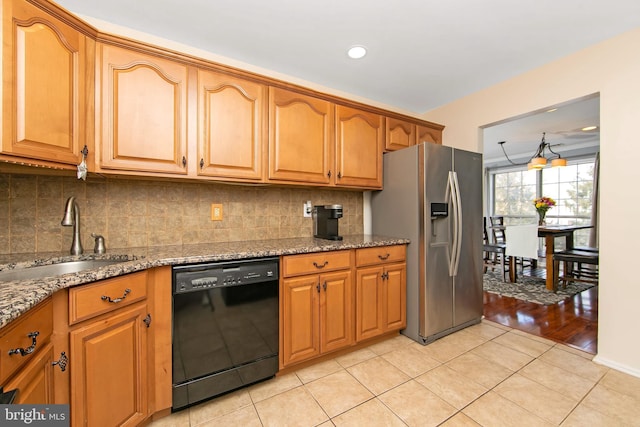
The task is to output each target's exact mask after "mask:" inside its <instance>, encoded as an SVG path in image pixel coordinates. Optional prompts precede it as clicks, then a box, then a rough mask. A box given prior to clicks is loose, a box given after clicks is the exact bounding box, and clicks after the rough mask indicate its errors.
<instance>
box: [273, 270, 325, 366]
mask: <svg viewBox="0 0 640 427" xmlns="http://www.w3.org/2000/svg"><path fill="white" fill-rule="evenodd" d="M319 289H320V282H319V278H318V276H317V275H314V276H303V277H299V278H295V279H286V280H284V281H283V283H282V293H281V298H282V299H281V301H282V304H281V306H280V307H281V312H282V322H281V330H280V337H281V340H282V345H281V349H280V350H281V354H282V356H281V361H282V365H283V366H287V365H289V364H291V363H296V362H300V361H303V360H306V359H309V358H311V357H313V356H317V355H318V354H320V336H319V333H318V331H319V316H318V305H319V304H318V295H319V294H320V292H319Z"/></svg>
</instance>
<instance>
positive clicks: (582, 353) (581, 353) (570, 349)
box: [555, 343, 595, 360]
mask: <svg viewBox="0 0 640 427" xmlns="http://www.w3.org/2000/svg"><path fill="white" fill-rule="evenodd" d="M555 348H557V349H558V350H564V351H566V352H568V353H573V354H575V355H577V356H580V357H583V358H585V359H588V360H593V358H594V356H595V355H593V354H591V353H587V352H586V351H582V350H579V349H577V348H573V347H570V346H568V345H564V344H560V343H556V345H555Z"/></svg>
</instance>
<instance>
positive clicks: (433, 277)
mask: <svg viewBox="0 0 640 427" xmlns="http://www.w3.org/2000/svg"><path fill="white" fill-rule="evenodd" d="M383 171H384V189H383V190H382V191H376V192H373V193H372V195H371V209H372V226H373V233H374V234H377V235H384V236H390V237H404V238H409V239H411V243H410V244H409V245H408V247H407V328H406V329H404V330H403V331H401V332H402V333H403V334H404V335H406V336H408V337H410V338H412V339H414V340H415V341H417V342H419V343H421V344H427V343H429V342H432V341H434V340H436V339H438V338H441V337H443V336H445V335H448V334H450V333H452V332H455V331H457V330H460V329H462V328H465V327H467V326H470V325H473V324H475V323H478V322H480V320H481V318H482V309H483V300H482V268H483V267H482V228H481V227H482V155H481V154H479V153H472V152H469V151H464V150H458V149H453V148H451V147H444V146H442V145H437V144H433V143H428V142H427V143H422V144H418V145H415V146H412V147H409V148H405V149H402V150H398V151H393V152H390V153H386V154H385V155H384V169H383Z"/></svg>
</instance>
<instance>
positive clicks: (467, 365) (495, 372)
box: [446, 353, 513, 388]
mask: <svg viewBox="0 0 640 427" xmlns="http://www.w3.org/2000/svg"><path fill="white" fill-rule="evenodd" d="M446 366H448V367H449V368H451V369H453V370H454V371H456V372H458V373H459V374H461V375H463V376H465V377H467V378H469V379H470V380H473V381H475V382H477V383H478V384H480V385H483V386H485V387H487V388H493V387H495V386H496V385H497V384H499V383H501V382H502V381H504V380H505V379H507V378H508V377H509V376H510V375H513V371H511V370H510V369H507V368H505V367H504V366H501V365H498V364H496V363H493V362H491V361H489V360H487V359H485V358H483V357H480V356H477V355H475V354H473V353H466V354H463V355H462V356H459V357H457V358H455V359H453V360H452V361H450V362H447V363H446Z"/></svg>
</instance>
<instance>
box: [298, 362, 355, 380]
mask: <svg viewBox="0 0 640 427" xmlns="http://www.w3.org/2000/svg"><path fill="white" fill-rule="evenodd" d="M343 369H344V368H343V367H342V366H340V364H339V363H338V362H336V361H335V360H333V359H332V360H327V361H325V362H320V363H316V364H315V365H311V366H308V367H306V368H302V369H299V370H297V371H296V372H295V374H296V375H297V376H298V378H299V379H300V381H302V383H303V384H306V383H309V382H311V381H315V380H317V379H318V378H322V377H326V376H327V375H331V374H333V373H335V372H338V371H341V370H343Z"/></svg>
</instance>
